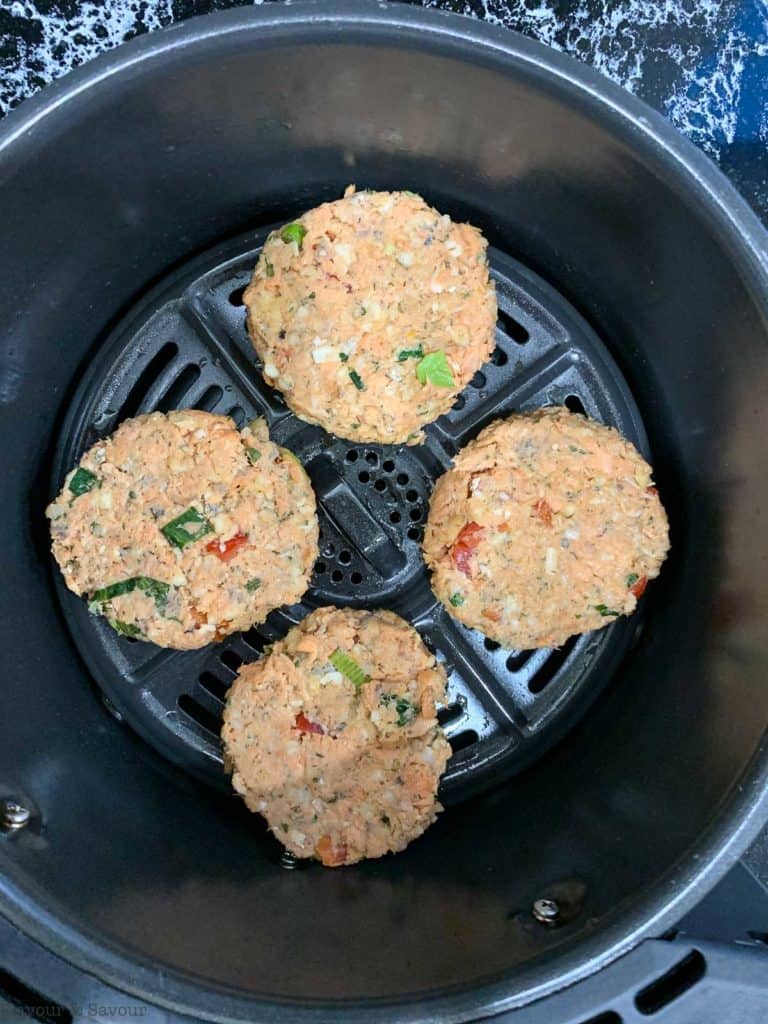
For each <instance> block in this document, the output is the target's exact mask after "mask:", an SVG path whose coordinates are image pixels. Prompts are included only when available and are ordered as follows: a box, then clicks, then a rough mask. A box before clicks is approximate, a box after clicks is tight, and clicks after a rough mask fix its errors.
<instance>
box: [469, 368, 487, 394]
mask: <svg viewBox="0 0 768 1024" xmlns="http://www.w3.org/2000/svg"><path fill="white" fill-rule="evenodd" d="M485 384H486V379H485V374H484V373H483V372H482V371H481V370H478V371H477V373H476V374H475V376H474V377H473V378H472V380H471V381H470V382H469V386H470V387H471V388H475V389H476V390H477V391H479V390H480V388H484V387H485Z"/></svg>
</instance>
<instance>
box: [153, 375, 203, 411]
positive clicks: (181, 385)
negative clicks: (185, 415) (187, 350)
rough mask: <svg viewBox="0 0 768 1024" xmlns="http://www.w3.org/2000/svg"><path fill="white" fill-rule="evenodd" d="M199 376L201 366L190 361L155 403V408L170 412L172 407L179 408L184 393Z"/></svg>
mask: <svg viewBox="0 0 768 1024" xmlns="http://www.w3.org/2000/svg"><path fill="white" fill-rule="evenodd" d="M199 377H200V367H199V366H198V365H197V364H196V363H188V364H187V365H186V366H185V367H184V369H183V370H182V371H181V373H180V374H179V376H178V377H177V378H176V380H175V381H174V382H173V384H171V386H170V387H169V388H168V390H167V391H166V392H165V394H164V395H163V397H162V398H161V399H160V401H159V402H158V403H157V404H156V405H155V409H156V410H157V411H158V412H170V411H171V409H178V407H179V405H180V404H181V400H182V399H183V398H184V395H186V393H187V392H188V391H189V389H190V388H191V387H192V385H193V384H194V383H195V382H196V381H197V380H198V379H199Z"/></svg>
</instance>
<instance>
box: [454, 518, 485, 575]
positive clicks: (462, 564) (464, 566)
mask: <svg viewBox="0 0 768 1024" xmlns="http://www.w3.org/2000/svg"><path fill="white" fill-rule="evenodd" d="M482 533H483V527H482V526H480V525H479V524H478V523H467V524H466V525H465V526H463V527H462V528H461V530H460V531H459V535H458V536H457V538H456V540H455V541H454V542H453V545H452V546H451V558H452V559H453V564H454V565H455V566H456V568H457V569H458V570H459V572H463V573H464V575H465V576H471V575H472V559H473V557H474V554H475V551H476V549H477V545H478V544H479V543H480V537H481V536H482Z"/></svg>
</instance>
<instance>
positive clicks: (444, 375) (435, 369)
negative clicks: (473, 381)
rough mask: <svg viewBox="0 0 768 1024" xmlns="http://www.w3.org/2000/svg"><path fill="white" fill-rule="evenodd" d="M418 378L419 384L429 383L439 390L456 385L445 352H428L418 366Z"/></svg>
mask: <svg viewBox="0 0 768 1024" xmlns="http://www.w3.org/2000/svg"><path fill="white" fill-rule="evenodd" d="M416 376H417V377H418V378H419V383H421V384H426V383H427V382H429V383H430V384H434V386H435V387H438V388H452V387H453V386H454V384H455V381H454V379H453V371H452V370H451V368H450V366H449V365H448V360H447V359H446V357H445V352H427V354H426V355H425V356H424V358H423V359H421V360H420V361H419V362H418V363H417V364H416Z"/></svg>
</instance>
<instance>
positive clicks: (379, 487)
mask: <svg viewBox="0 0 768 1024" xmlns="http://www.w3.org/2000/svg"><path fill="white" fill-rule="evenodd" d="M373 486H374V487H375V488H376V490H377V491H378V492H379V494H381V493H382V491H386V489H387V485H386V483H385V482H384V480H377V481H376V483H375V484H374V485H373Z"/></svg>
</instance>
